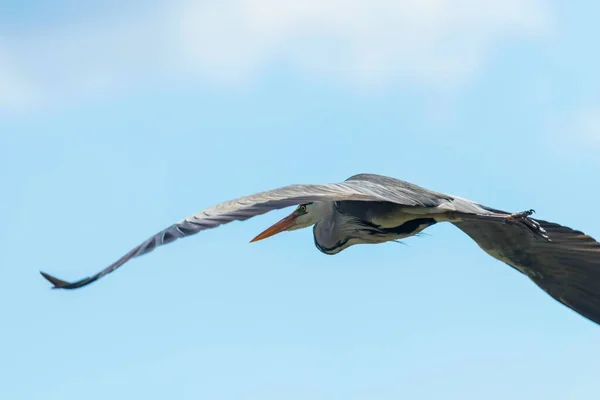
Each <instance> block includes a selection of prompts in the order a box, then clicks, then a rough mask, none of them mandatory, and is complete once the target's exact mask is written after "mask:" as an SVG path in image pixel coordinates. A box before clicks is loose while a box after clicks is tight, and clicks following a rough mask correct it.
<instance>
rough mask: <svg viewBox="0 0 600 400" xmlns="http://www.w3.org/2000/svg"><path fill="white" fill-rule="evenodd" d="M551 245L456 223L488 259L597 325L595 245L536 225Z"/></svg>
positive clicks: (599, 281) (599, 276)
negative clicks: (501, 262)
mask: <svg viewBox="0 0 600 400" xmlns="http://www.w3.org/2000/svg"><path fill="white" fill-rule="evenodd" d="M535 221H537V222H538V223H539V224H540V225H541V226H542V228H544V229H545V230H546V233H547V235H548V236H549V238H550V240H551V241H550V242H548V241H541V240H535V239H534V238H533V237H532V235H530V234H528V233H527V232H525V231H523V230H521V229H519V228H518V227H515V226H512V225H508V224H493V223H490V224H487V223H483V224H482V223H480V222H479V223H473V222H465V221H463V222H456V223H454V225H456V226H457V227H458V228H460V229H461V230H462V231H463V232H465V233H466V234H467V235H469V236H470V237H471V238H472V239H473V240H474V241H475V242H476V243H477V244H478V245H479V246H480V247H481V248H482V249H483V250H484V251H486V252H487V253H488V254H489V255H491V256H492V257H494V258H496V259H498V260H500V261H503V262H505V263H506V264H508V265H510V266H511V267H513V268H515V269H517V270H519V271H520V272H522V273H524V274H525V275H527V276H528V277H529V278H530V279H531V280H532V281H533V282H534V283H535V284H536V285H537V286H538V287H540V288H541V289H542V290H543V291H544V292H546V293H547V294H548V295H550V296H551V297H552V298H554V299H555V300H556V301H558V302H559V303H561V304H563V305H564V306H566V307H568V308H570V309H571V310H573V311H575V312H577V313H578V314H580V315H582V316H584V317H585V318H587V319H589V320H590V321H592V322H595V323H596V324H600V243H598V242H597V241H596V240H595V239H594V238H592V237H591V236H588V235H586V234H584V233H583V232H581V231H578V230H575V229H571V228H569V227H566V226H562V225H559V224H556V223H553V222H548V221H544V220H537V219H536V220H535Z"/></svg>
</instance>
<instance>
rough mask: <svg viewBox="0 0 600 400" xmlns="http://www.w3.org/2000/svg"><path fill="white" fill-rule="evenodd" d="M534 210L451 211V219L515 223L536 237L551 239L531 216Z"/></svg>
mask: <svg viewBox="0 0 600 400" xmlns="http://www.w3.org/2000/svg"><path fill="white" fill-rule="evenodd" d="M534 212H535V211H534V210H527V211H521V212H518V213H514V214H485V215H481V214H469V213H461V212H450V213H449V215H448V216H449V217H450V219H451V220H452V219H458V220H467V221H469V220H470V221H482V222H491V221H495V222H498V223H505V224H513V225H516V226H518V227H520V228H522V229H526V230H529V231H530V232H532V233H533V234H534V235H535V237H537V238H543V239H544V240H547V241H550V238H549V237H548V235H546V230H545V229H544V228H542V226H541V225H540V224H539V223H537V221H535V220H533V219H531V218H529V216H530V215H531V214H533V213H534Z"/></svg>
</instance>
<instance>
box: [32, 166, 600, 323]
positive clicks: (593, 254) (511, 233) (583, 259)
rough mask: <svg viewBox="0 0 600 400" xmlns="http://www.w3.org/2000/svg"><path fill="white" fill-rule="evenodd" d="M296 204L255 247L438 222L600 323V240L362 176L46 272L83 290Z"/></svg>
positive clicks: (244, 202) (409, 231)
mask: <svg viewBox="0 0 600 400" xmlns="http://www.w3.org/2000/svg"><path fill="white" fill-rule="evenodd" d="M290 206H297V208H296V209H295V210H294V211H293V212H292V213H291V214H290V215H289V216H287V217H285V218H283V219H282V220H281V221H279V222H277V223H276V224H274V225H273V226H271V227H270V228H268V229H266V230H265V231H264V232H262V233H261V234H259V235H258V236H256V237H255V238H254V239H253V240H252V242H256V241H258V240H262V239H265V238H268V237H270V236H273V235H275V234H277V233H280V232H283V231H293V230H296V229H302V228H307V227H309V226H312V227H313V236H314V242H315V245H316V247H317V248H318V249H319V250H320V251H321V252H323V253H325V254H337V253H339V252H341V251H342V250H344V249H346V248H348V247H350V246H353V245H356V244H362V243H373V244H374V243H383V242H388V241H395V240H399V239H403V238H407V237H410V236H414V235H416V234H418V233H420V232H422V231H423V230H424V229H426V228H428V227H430V226H432V225H434V224H436V223H438V222H450V223H452V224H454V225H455V226H457V227H458V228H459V229H460V230H462V231H463V232H465V233H466V234H467V235H468V236H470V237H471V239H473V240H474V241H475V242H476V243H477V244H478V245H479V247H481V248H482V249H483V250H484V251H485V252H487V253H488V254H489V255H491V256H492V257H494V258H496V259H498V260H500V261H502V262H504V263H506V264H508V265H509V266H511V267H513V268H514V269H516V270H517V271H519V272H520V273H522V274H524V275H526V276H527V277H528V278H529V279H531V280H532V281H533V282H534V283H535V284H536V285H537V286H539V287H540V288H541V289H543V290H544V291H545V292H546V293H548V294H549V295H550V296H552V297H553V298H554V299H556V300H557V301H559V302H560V303H562V304H563V305H565V306H567V307H569V308H570V309H572V310H574V311H575V312H577V313H579V314H580V315H582V316H584V317H586V318H588V319H589V320H591V321H593V322H595V323H597V324H600V243H598V242H596V241H595V240H594V239H593V238H591V237H590V236H587V235H585V234H584V233H582V232H579V231H576V230H573V229H571V228H568V227H565V226H561V225H558V224H555V223H552V222H547V221H542V220H535V219H533V218H531V217H530V216H531V214H532V213H533V210H529V211H524V212H518V213H509V212H506V211H501V210H497V209H493V208H490V207H487V206H484V205H482V204H479V203H476V202H473V201H471V200H467V199H464V198H460V197H457V196H453V195H448V194H443V193H438V192H434V191H431V190H428V189H425V188H422V187H419V186H417V185H414V184H412V183H409V182H405V181H402V180H398V179H395V178H390V177H386V176H381V175H375V174H358V175H354V176H352V177H350V178H348V179H346V180H345V181H343V182H340V183H331V184H316V185H290V186H285V187H282V188H278V189H274V190H269V191H266V192H261V193H257V194H254V195H250V196H246V197H241V198H238V199H235V200H231V201H228V202H225V203H221V204H218V205H216V206H214V207H211V208H207V209H205V210H203V211H200V212H198V213H197V214H194V215H191V216H189V217H187V218H184V219H182V220H180V221H179V222H176V223H175V224H173V225H171V226H169V227H168V228H166V229H164V230H162V231H161V232H158V233H157V234H155V235H154V236H152V237H150V238H148V239H147V240H145V241H144V242H142V243H140V244H139V245H138V246H136V247H135V248H133V249H132V250H130V251H129V252H128V253H127V254H125V255H124V256H122V257H121V258H120V259H118V260H117V261H115V262H114V263H113V264H111V265H109V266H108V267H106V268H105V269H103V270H102V271H100V272H98V273H97V274H95V275H92V276H90V277H87V278H84V279H81V280H79V281H76V282H72V283H70V282H66V281H63V280H61V279H57V278H55V277H53V276H51V275H49V274H47V273H45V272H41V274H42V275H43V276H44V278H46V279H47V280H48V281H50V282H51V283H52V284H53V285H54V287H53V288H54V289H76V288H80V287H83V286H86V285H89V284H90V283H92V282H94V281H96V280H98V279H100V278H102V277H103V276H105V275H107V274H109V273H110V272H113V271H114V270H116V269H117V268H119V267H120V266H122V265H123V264H125V263H126V262H127V261H129V260H131V259H132V258H135V257H138V256H141V255H143V254H146V253H149V252H150V251H152V250H154V249H155V248H156V247H158V246H161V245H164V244H168V243H171V242H173V241H175V240H177V239H179V238H183V237H186V236H190V235H193V234H195V233H198V232H200V231H204V230H207V229H211V228H216V227H218V226H220V225H224V224H227V223H229V222H231V221H243V220H246V219H248V218H251V217H254V216H257V215H260V214H264V213H267V212H269V211H271V210H275V209H281V208H285V207H290Z"/></svg>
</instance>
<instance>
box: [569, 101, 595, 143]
mask: <svg viewBox="0 0 600 400" xmlns="http://www.w3.org/2000/svg"><path fill="white" fill-rule="evenodd" d="M573 130H574V132H575V134H576V135H577V136H578V138H579V141H583V142H584V143H589V144H592V145H595V146H600V106H597V107H589V108H586V109H582V110H580V111H579V112H578V113H577V114H576V115H575V118H574V121H573Z"/></svg>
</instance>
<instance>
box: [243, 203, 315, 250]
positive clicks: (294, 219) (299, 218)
mask: <svg viewBox="0 0 600 400" xmlns="http://www.w3.org/2000/svg"><path fill="white" fill-rule="evenodd" d="M317 204H318V203H306V204H300V205H299V206H298V207H297V208H296V209H295V210H294V212H293V213H291V214H290V215H288V216H287V217H285V218H284V219H282V220H281V221H279V222H276V223H275V224H273V225H271V226H270V227H269V228H267V229H265V230H264V231H263V232H261V233H260V234H259V235H258V236H256V237H255V238H254V239H252V240H251V241H250V242H251V243H252V242H258V241H259V240H263V239H266V238H268V237H271V236H274V235H276V234H278V233H281V232H284V231H295V230H296V229H302V228H308V227H309V226H311V225H314V224H315V223H316V222H317V219H318V218H319V210H320V207H319V206H318V205H317Z"/></svg>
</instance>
